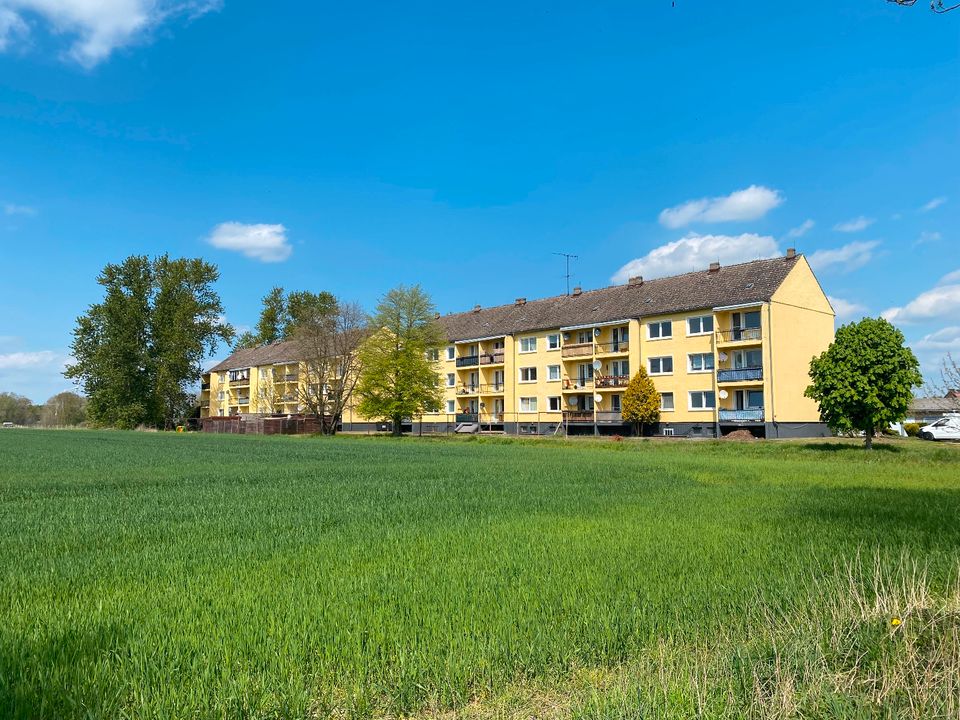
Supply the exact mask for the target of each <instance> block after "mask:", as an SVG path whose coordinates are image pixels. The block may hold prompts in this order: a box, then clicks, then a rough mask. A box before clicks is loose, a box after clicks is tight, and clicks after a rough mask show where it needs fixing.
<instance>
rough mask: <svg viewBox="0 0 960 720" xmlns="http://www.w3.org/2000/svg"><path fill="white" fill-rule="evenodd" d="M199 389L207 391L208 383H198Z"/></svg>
mask: <svg viewBox="0 0 960 720" xmlns="http://www.w3.org/2000/svg"><path fill="white" fill-rule="evenodd" d="M200 389H201V390H209V389H210V383H208V382H202V383H200Z"/></svg>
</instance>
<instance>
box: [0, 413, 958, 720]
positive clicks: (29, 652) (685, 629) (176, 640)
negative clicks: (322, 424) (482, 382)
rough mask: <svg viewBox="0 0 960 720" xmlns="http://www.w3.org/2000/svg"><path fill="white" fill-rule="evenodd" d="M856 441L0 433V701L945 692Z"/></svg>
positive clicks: (832, 696) (889, 484) (914, 698)
mask: <svg viewBox="0 0 960 720" xmlns="http://www.w3.org/2000/svg"><path fill="white" fill-rule="evenodd" d="M883 447H886V448H888V449H887V450H885V451H884V450H881V451H875V452H873V453H866V452H864V451H862V450H860V449H859V447H857V445H856V444H855V443H844V442H818V443H751V444H734V443H716V442H701V443H663V442H643V443H634V442H623V443H614V442H593V441H587V442H583V441H578V442H564V441H561V440H547V441H527V442H524V441H516V440H495V439H480V440H474V441H472V442H471V441H457V440H428V439H423V440H417V439H409V438H408V439H404V440H401V441H395V440H389V439H375V438H335V439H313V438H310V439H307V438H290V437H243V436H239V437H237V436H212V435H174V434H147V433H143V434H138V433H121V432H55V431H47V432H44V431H20V430H18V431H5V432H0V457H2V458H3V461H2V462H0V717H4V718H114V717H130V718H185V717H191V718H208V717H209V718H237V717H244V718H312V717H330V716H333V717H339V718H367V717H383V716H389V717H400V716H417V717H436V718H453V717H468V718H488V717H517V718H520V717H523V718H529V717H531V716H536V717H557V718H567V717H574V718H613V717H676V718H689V717H710V718H714V717H716V718H749V717H758V718H760V717H764V718H766V717H784V718H786V717H844V718H847V717H849V718H867V717H890V718H899V717H912V718H921V717H922V718H927V717H957V716H958V714H960V686H958V680H957V678H960V585H958V571H960V523H958V521H957V518H958V517H960V448H956V447H944V446H941V445H936V444H932V443H921V442H919V441H912V442H890V443H886V444H885V445H883ZM894 617H897V618H899V619H900V620H901V621H902V622H901V623H900V624H899V625H898V626H896V627H894V626H893V625H892V624H891V620H892V618H894Z"/></svg>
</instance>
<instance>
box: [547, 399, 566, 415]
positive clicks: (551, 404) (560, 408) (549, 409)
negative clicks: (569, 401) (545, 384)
mask: <svg viewBox="0 0 960 720" xmlns="http://www.w3.org/2000/svg"><path fill="white" fill-rule="evenodd" d="M554 401H556V402H554ZM554 405H556V407H554ZM547 412H563V398H562V397H560V396H559V395H551V396H550V397H548V398H547Z"/></svg>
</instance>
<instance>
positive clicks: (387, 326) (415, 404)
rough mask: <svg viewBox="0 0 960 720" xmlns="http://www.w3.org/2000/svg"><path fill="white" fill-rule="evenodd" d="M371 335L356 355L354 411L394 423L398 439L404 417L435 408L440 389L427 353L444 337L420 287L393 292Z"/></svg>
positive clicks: (379, 309)
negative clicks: (355, 406) (358, 375)
mask: <svg viewBox="0 0 960 720" xmlns="http://www.w3.org/2000/svg"><path fill="white" fill-rule="evenodd" d="M371 330H372V333H371V335H370V337H369V338H368V339H367V340H366V342H365V343H364V344H363V347H362V348H361V351H360V357H359V360H360V367H361V372H360V380H359V382H358V383H357V388H356V393H357V397H358V398H359V401H360V402H359V404H358V409H359V410H360V412H361V413H362V414H363V415H366V416H367V417H371V418H383V419H385V420H390V421H391V422H392V423H393V434H394V435H400V433H401V424H402V422H403V420H404V418H413V417H415V416H417V415H421V414H423V413H425V412H431V411H435V410H438V409H439V408H440V402H441V400H442V397H443V395H442V390H441V387H440V376H439V374H438V373H437V370H436V364H435V363H434V362H433V361H432V360H430V359H429V358H430V356H431V355H432V353H431V351H433V350H437V349H439V347H440V345H441V344H442V343H443V334H442V332H441V330H440V327H439V325H438V324H437V322H436V320H435V311H434V307H433V303H432V302H431V300H430V297H429V296H428V295H427V294H426V293H425V292H423V290H422V289H421V288H420V287H419V286H414V287H412V288H406V287H403V286H400V287H397V288H394V289H393V290H391V291H390V292H388V293H387V294H386V295H385V296H384V297H383V299H382V300H381V301H380V303H379V305H378V306H377V311H376V315H375V316H374V318H373V321H372V323H371Z"/></svg>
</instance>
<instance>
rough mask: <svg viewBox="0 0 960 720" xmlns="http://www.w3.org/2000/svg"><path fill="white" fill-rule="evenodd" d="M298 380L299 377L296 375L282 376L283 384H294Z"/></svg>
mask: <svg viewBox="0 0 960 720" xmlns="http://www.w3.org/2000/svg"><path fill="white" fill-rule="evenodd" d="M299 379H300V376H299V375H297V374H296V373H287V374H286V375H284V376H283V380H284V382H296V381H297V380H299Z"/></svg>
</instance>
